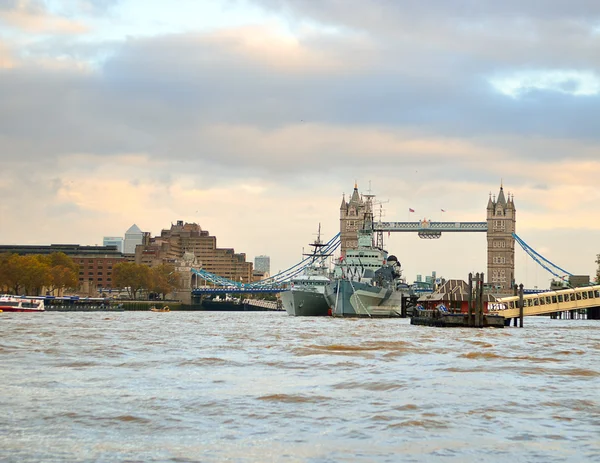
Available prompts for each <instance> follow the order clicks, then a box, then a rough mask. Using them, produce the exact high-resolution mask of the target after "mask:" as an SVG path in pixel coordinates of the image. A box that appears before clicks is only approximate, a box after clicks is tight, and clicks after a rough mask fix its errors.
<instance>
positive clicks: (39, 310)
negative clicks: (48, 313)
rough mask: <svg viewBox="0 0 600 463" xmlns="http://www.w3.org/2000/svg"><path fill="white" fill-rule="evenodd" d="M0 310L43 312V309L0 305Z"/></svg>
mask: <svg viewBox="0 0 600 463" xmlns="http://www.w3.org/2000/svg"><path fill="white" fill-rule="evenodd" d="M0 312H44V309H26V308H25V309H24V308H21V307H2V306H0Z"/></svg>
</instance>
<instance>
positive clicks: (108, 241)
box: [102, 236, 123, 252]
mask: <svg viewBox="0 0 600 463" xmlns="http://www.w3.org/2000/svg"><path fill="white" fill-rule="evenodd" d="M102 245H103V246H116V247H117V251H119V252H123V237H122V236H105V237H104V238H102Z"/></svg>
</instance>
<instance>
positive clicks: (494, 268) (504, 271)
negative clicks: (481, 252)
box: [487, 185, 517, 294]
mask: <svg viewBox="0 0 600 463" xmlns="http://www.w3.org/2000/svg"><path fill="white" fill-rule="evenodd" d="M516 224H517V210H516V209H515V203H514V197H513V196H511V195H510V193H509V194H508V199H507V198H506V197H505V196H504V187H503V185H500V192H499V193H498V198H496V197H495V196H494V197H493V198H492V194H491V193H490V199H489V201H488V205H487V225H488V230H487V278H488V283H489V284H490V285H492V286H494V287H495V288H497V290H498V292H500V293H507V294H508V293H512V288H513V285H514V280H515V239H514V238H513V235H512V234H513V233H515V232H516Z"/></svg>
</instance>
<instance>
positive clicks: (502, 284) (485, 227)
mask: <svg viewBox="0 0 600 463" xmlns="http://www.w3.org/2000/svg"><path fill="white" fill-rule="evenodd" d="M373 198H374V196H373V195H371V194H367V195H362V196H361V195H360V194H359V192H358V186H357V185H356V184H355V185H354V191H353V193H352V195H351V197H350V198H349V200H348V201H346V198H345V196H343V197H342V204H341V206H340V232H339V233H338V234H337V235H335V236H334V237H333V238H332V239H331V240H329V241H328V242H327V243H326V244H325V246H324V248H323V252H324V253H326V254H332V253H333V252H334V251H335V250H336V249H337V248H338V247H339V248H340V249H341V254H342V255H344V254H345V253H346V250H347V249H353V248H356V247H357V246H358V238H357V231H358V230H359V229H361V228H363V227H365V226H366V227H370V228H371V229H372V230H373V231H374V232H375V233H376V234H377V236H378V239H377V244H378V245H380V246H382V245H383V233H384V232H390V233H391V232H394V233H407V232H413V233H417V234H418V236H419V237H420V238H424V239H438V238H440V237H441V235H442V234H443V233H467V232H468V233H484V232H485V233H486V235H487V278H488V281H487V283H488V284H489V285H490V286H493V287H494V288H495V290H496V292H497V293H498V294H499V295H504V296H509V295H512V294H513V293H514V287H515V244H518V245H519V246H521V247H522V248H523V250H524V251H525V252H526V253H527V254H528V255H529V256H530V257H531V258H532V259H533V260H534V261H535V262H536V263H538V264H539V265H540V266H542V267H543V268H544V269H545V270H547V271H549V272H550V273H552V275H554V276H555V277H557V278H559V279H561V280H563V281H566V280H567V278H568V277H570V276H571V274H570V273H569V272H567V271H566V270H564V269H562V268H561V267H559V266H557V265H555V264H553V263H552V262H550V261H549V260H548V259H546V258H545V257H543V256H542V255H541V254H539V253H537V252H536V251H535V250H534V249H533V248H531V247H530V246H529V245H528V244H527V243H525V241H523V240H522V239H521V238H520V237H519V236H517V234H516V207H515V203H514V197H513V196H512V195H510V194H508V195H505V193H504V187H503V185H500V191H499V192H498V195H497V196H496V195H494V196H492V194H491V193H490V195H489V199H488V203H487V207H486V221H485V222H483V221H482V222H433V221H430V220H421V221H408V222H394V221H386V222H383V221H381V220H379V221H375V220H373V214H372V206H373V201H372V200H373ZM369 212H370V213H369ZM366 217H370V220H369V221H368V222H367V223H365V218H366ZM311 262H312V258H311V257H307V258H306V259H304V260H303V261H301V262H299V263H297V264H295V265H294V266H292V267H290V268H289V269H287V270H284V271H283V272H280V273H278V274H277V275H274V276H272V277H270V278H268V279H265V280H262V281H258V282H253V283H241V282H235V281H231V280H229V279H226V278H223V277H220V276H218V275H214V274H211V273H209V272H206V271H205V270H203V269H191V272H192V282H191V285H192V294H193V295H194V296H198V297H200V296H202V295H206V294H223V293H239V294H245V293H277V292H281V291H286V290H287V282H289V281H290V279H291V278H293V277H294V276H295V275H298V274H299V273H301V272H302V271H303V270H304V269H305V268H306V267H307V266H309V265H311ZM526 292H527V291H526ZM532 292H534V291H532ZM596 299H597V298H596ZM532 300H534V299H532ZM545 305H547V304H545ZM532 314H533V312H532Z"/></svg>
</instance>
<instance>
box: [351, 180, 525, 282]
mask: <svg viewBox="0 0 600 463" xmlns="http://www.w3.org/2000/svg"><path fill="white" fill-rule="evenodd" d="M372 198H373V195H371V194H369V195H364V197H363V196H361V195H360V194H359V192H358V185H357V184H356V183H355V184H354V191H353V192H352V195H351V197H350V200H349V201H346V199H345V196H343V197H342V204H341V206H340V240H341V252H342V255H344V254H345V252H346V250H347V249H353V248H356V246H357V245H358V241H357V234H356V232H357V230H358V229H359V228H362V227H364V226H365V217H368V216H369V214H368V212H369V210H371V212H372ZM516 212H517V211H516V208H515V203H514V198H513V196H512V195H510V194H508V195H505V193H504V186H503V185H500V191H499V193H498V196H497V197H496V196H493V197H492V194H491V193H490V196H489V199H488V203H487V208H486V221H485V222H433V221H430V220H426V219H424V220H421V221H417V222H382V221H375V220H373V221H372V223H371V224H367V226H369V225H370V226H371V227H372V229H373V230H374V231H375V232H378V233H383V232H390V233H391V232H394V233H396V232H400V233H402V232H415V233H417V234H418V236H419V237H420V238H424V239H438V238H440V237H441V236H442V233H458V232H460V233H465V232H468V233H473V232H485V233H486V234H487V278H488V281H487V283H488V284H490V285H492V286H494V287H495V288H497V290H498V292H499V293H506V294H508V293H512V288H513V286H514V279H515V242H519V241H517V238H518V237H517V236H516V224H517V219H516ZM370 217H371V220H372V217H373V215H372V213H371V214H370ZM519 244H521V242H519ZM521 245H522V244H521Z"/></svg>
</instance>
